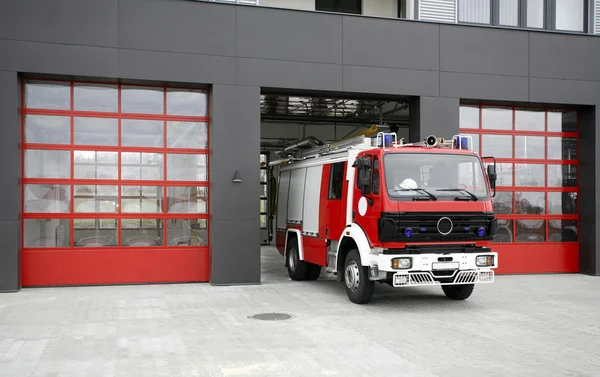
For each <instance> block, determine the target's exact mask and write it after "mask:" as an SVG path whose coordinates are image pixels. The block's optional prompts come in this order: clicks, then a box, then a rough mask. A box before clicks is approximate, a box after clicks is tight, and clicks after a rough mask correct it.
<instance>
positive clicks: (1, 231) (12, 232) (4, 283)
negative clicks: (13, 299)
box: [0, 220, 21, 292]
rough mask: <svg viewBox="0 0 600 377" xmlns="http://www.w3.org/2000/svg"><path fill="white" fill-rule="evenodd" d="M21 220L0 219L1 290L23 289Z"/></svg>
mask: <svg viewBox="0 0 600 377" xmlns="http://www.w3.org/2000/svg"><path fill="white" fill-rule="evenodd" d="M19 234H20V233H19V221H16V220H11V221H0V292H14V291H18V290H19V289H21V255H20V252H19V241H18V238H19Z"/></svg>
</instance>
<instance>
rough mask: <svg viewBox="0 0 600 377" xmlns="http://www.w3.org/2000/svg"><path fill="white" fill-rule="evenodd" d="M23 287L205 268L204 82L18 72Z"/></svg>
mask: <svg viewBox="0 0 600 377" xmlns="http://www.w3.org/2000/svg"><path fill="white" fill-rule="evenodd" d="M22 102H23V111H22V113H23V116H22V124H21V127H22V129H23V141H24V148H23V171H22V176H23V185H22V189H23V195H22V198H23V200H22V213H23V217H22V218H23V220H22V227H21V229H22V237H23V238H22V246H23V286H52V285H85V284H120V283H149V282H198V281H207V280H208V278H209V239H208V234H209V232H208V194H209V193H208V93H207V92H206V91H203V90H191V89H180V88H169V87H161V86H159V87H153V86H130V85H121V84H119V85H117V84H114V85H112V84H111V85H108V84H95V83H83V82H56V81H40V80H38V81H24V82H23V85H22Z"/></svg>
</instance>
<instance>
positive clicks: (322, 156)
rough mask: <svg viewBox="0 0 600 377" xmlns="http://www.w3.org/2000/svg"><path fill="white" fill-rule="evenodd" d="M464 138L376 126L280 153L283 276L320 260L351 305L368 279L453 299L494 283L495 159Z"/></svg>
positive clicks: (309, 273) (315, 266)
mask: <svg viewBox="0 0 600 377" xmlns="http://www.w3.org/2000/svg"><path fill="white" fill-rule="evenodd" d="M472 146H473V142H472V139H471V138H470V136H464V135H455V136H453V137H452V139H450V140H444V139H442V138H438V137H436V136H434V135H432V136H429V137H427V138H426V139H425V140H423V141H422V142H416V143H406V144H405V143H404V142H403V140H400V141H398V140H397V135H396V134H395V133H384V132H380V133H378V134H377V135H376V137H373V138H368V137H365V136H359V137H356V138H353V139H350V140H344V141H340V142H337V143H331V144H325V145H319V146H314V147H312V148H311V149H306V150H300V151H296V152H295V153H294V154H292V155H287V156H282V155H279V157H280V159H279V160H277V161H273V162H271V163H270V164H269V165H270V166H275V165H277V166H279V173H278V180H277V190H276V191H277V194H276V226H275V230H276V234H275V243H276V246H277V250H278V251H279V253H280V254H281V255H282V256H284V257H285V266H286V268H287V271H288V274H289V276H290V278H291V279H292V280H295V281H302V280H316V279H318V278H319V276H320V274H321V270H322V268H323V267H324V268H325V270H326V272H328V273H333V274H334V275H336V276H337V281H339V282H341V281H343V282H344V283H345V286H346V292H347V295H348V298H349V299H350V301H352V302H354V303H356V304H366V303H368V302H369V301H370V300H371V298H372V295H373V292H374V287H375V282H379V283H387V284H389V285H391V286H393V287H416V286H441V288H442V290H443V292H444V294H445V295H446V296H447V297H448V298H450V299H454V300H464V299H467V298H468V297H469V296H470V295H471V293H472V292H473V289H474V286H475V284H482V283H493V282H494V269H495V268H497V267H498V254H497V253H496V252H494V251H492V250H491V248H490V242H491V240H492V239H493V237H494V233H495V231H496V218H495V216H494V213H493V208H492V197H493V196H494V195H495V182H496V160H495V158H493V157H489V158H482V157H480V156H479V155H478V154H477V153H475V152H474V151H473V147H472ZM486 161H487V162H486ZM486 165H487V168H486Z"/></svg>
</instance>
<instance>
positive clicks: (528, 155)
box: [460, 104, 579, 273]
mask: <svg viewBox="0 0 600 377" xmlns="http://www.w3.org/2000/svg"><path fill="white" fill-rule="evenodd" d="M460 128H461V133H462V134H467V135H471V136H472V137H473V143H474V147H475V149H476V151H478V152H479V153H480V154H481V155H482V156H484V157H486V156H494V157H496V159H497V173H498V181H497V186H498V188H497V193H496V197H495V198H494V212H495V213H496V216H497V218H498V219H499V227H498V233H497V235H496V237H495V243H494V245H493V248H494V249H495V250H497V251H498V252H499V253H500V258H499V260H500V264H499V268H498V272H499V273H537V272H578V271H579V201H578V195H579V177H578V171H579V169H578V167H579V153H578V152H579V147H578V138H579V133H578V131H579V113H578V111H577V110H575V109H555V108H523V107H503V106H493V105H470V104H463V105H461V109H460Z"/></svg>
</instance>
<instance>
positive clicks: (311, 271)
mask: <svg viewBox="0 0 600 377" xmlns="http://www.w3.org/2000/svg"><path fill="white" fill-rule="evenodd" d="M307 264H308V275H307V277H306V279H307V280H317V279H318V278H319V276H320V275H321V266H319V265H318V264H314V263H307Z"/></svg>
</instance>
